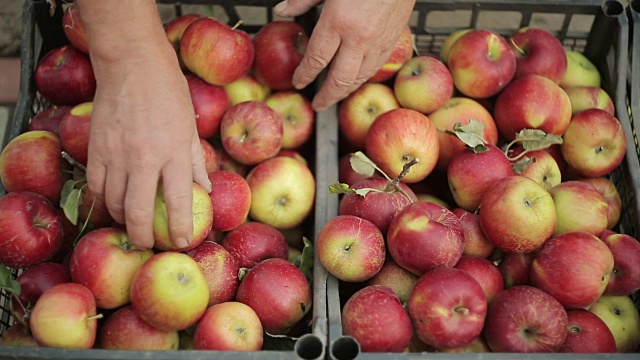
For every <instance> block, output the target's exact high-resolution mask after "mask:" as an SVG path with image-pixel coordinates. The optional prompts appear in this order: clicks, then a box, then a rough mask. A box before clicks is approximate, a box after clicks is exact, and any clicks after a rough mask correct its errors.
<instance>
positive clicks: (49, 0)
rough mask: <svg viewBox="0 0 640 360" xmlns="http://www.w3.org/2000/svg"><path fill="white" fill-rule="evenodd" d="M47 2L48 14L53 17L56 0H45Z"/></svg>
mask: <svg viewBox="0 0 640 360" xmlns="http://www.w3.org/2000/svg"><path fill="white" fill-rule="evenodd" d="M47 4H49V16H51V17H53V15H54V14H55V13H56V0H47Z"/></svg>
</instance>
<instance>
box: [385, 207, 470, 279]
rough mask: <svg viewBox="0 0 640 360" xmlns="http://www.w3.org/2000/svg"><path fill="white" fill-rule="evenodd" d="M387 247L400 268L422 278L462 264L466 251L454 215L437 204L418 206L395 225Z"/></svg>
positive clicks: (395, 220) (406, 210) (404, 211)
mask: <svg viewBox="0 0 640 360" xmlns="http://www.w3.org/2000/svg"><path fill="white" fill-rule="evenodd" d="M387 246H388V247H389V254H391V257H392V258H393V260H395V261H396V262H397V263H398V265H400V266H402V267H403V268H405V269H407V270H409V271H411V272H412V273H414V274H416V275H422V274H424V273H426V272H428V271H430V270H433V269H437V268H442V267H453V266H454V265H455V264H456V263H457V262H458V260H459V259H460V257H461V256H462V250H463V248H464V232H463V230H462V224H461V223H460V220H458V217H457V216H455V215H454V214H453V213H452V212H451V211H449V210H447V209H445V208H443V207H442V206H440V205H437V204H434V203H430V202H416V203H413V204H410V205H407V206H406V207H405V208H404V209H402V211H400V212H399V213H398V214H397V215H396V216H395V217H394V218H393V220H392V221H391V225H389V231H388V232H387Z"/></svg>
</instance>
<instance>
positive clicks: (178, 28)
mask: <svg viewBox="0 0 640 360" xmlns="http://www.w3.org/2000/svg"><path fill="white" fill-rule="evenodd" d="M201 17H202V15H199V14H186V15H181V16H176V17H175V18H174V19H173V20H171V21H169V22H168V23H167V24H166V25H165V26H164V32H165V33H166V34H167V39H168V40H169V42H170V43H171V46H172V47H173V49H174V50H175V51H176V55H177V56H178V62H179V63H180V68H181V69H183V70H185V66H184V63H183V61H182V58H181V57H180V40H181V39H182V35H183V34H184V31H185V30H186V29H187V27H189V25H191V23H192V22H193V21H194V20H197V19H200V18H201Z"/></svg>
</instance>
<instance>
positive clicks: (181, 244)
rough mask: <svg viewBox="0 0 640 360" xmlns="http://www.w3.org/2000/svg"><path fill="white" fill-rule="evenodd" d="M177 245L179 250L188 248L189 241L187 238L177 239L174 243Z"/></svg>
mask: <svg viewBox="0 0 640 360" xmlns="http://www.w3.org/2000/svg"><path fill="white" fill-rule="evenodd" d="M174 243H175V245H176V246H177V247H179V248H181V249H182V248H186V247H187V246H189V243H188V242H187V239H185V238H177V239H176V241H175V242H174Z"/></svg>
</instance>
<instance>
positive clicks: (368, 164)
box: [349, 151, 377, 176]
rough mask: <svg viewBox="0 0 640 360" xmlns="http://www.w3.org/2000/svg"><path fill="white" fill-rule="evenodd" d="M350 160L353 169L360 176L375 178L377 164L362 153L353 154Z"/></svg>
mask: <svg viewBox="0 0 640 360" xmlns="http://www.w3.org/2000/svg"><path fill="white" fill-rule="evenodd" d="M349 160H350V162H351V168H352V169H353V171H355V172H357V173H358V174H362V175H367V176H373V174H374V173H375V172H376V168H377V166H376V164H375V163H374V162H373V161H371V159H369V158H368V157H367V155H365V154H364V153H363V152H362V151H358V152H355V153H353V154H351V158H350V159H349Z"/></svg>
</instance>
